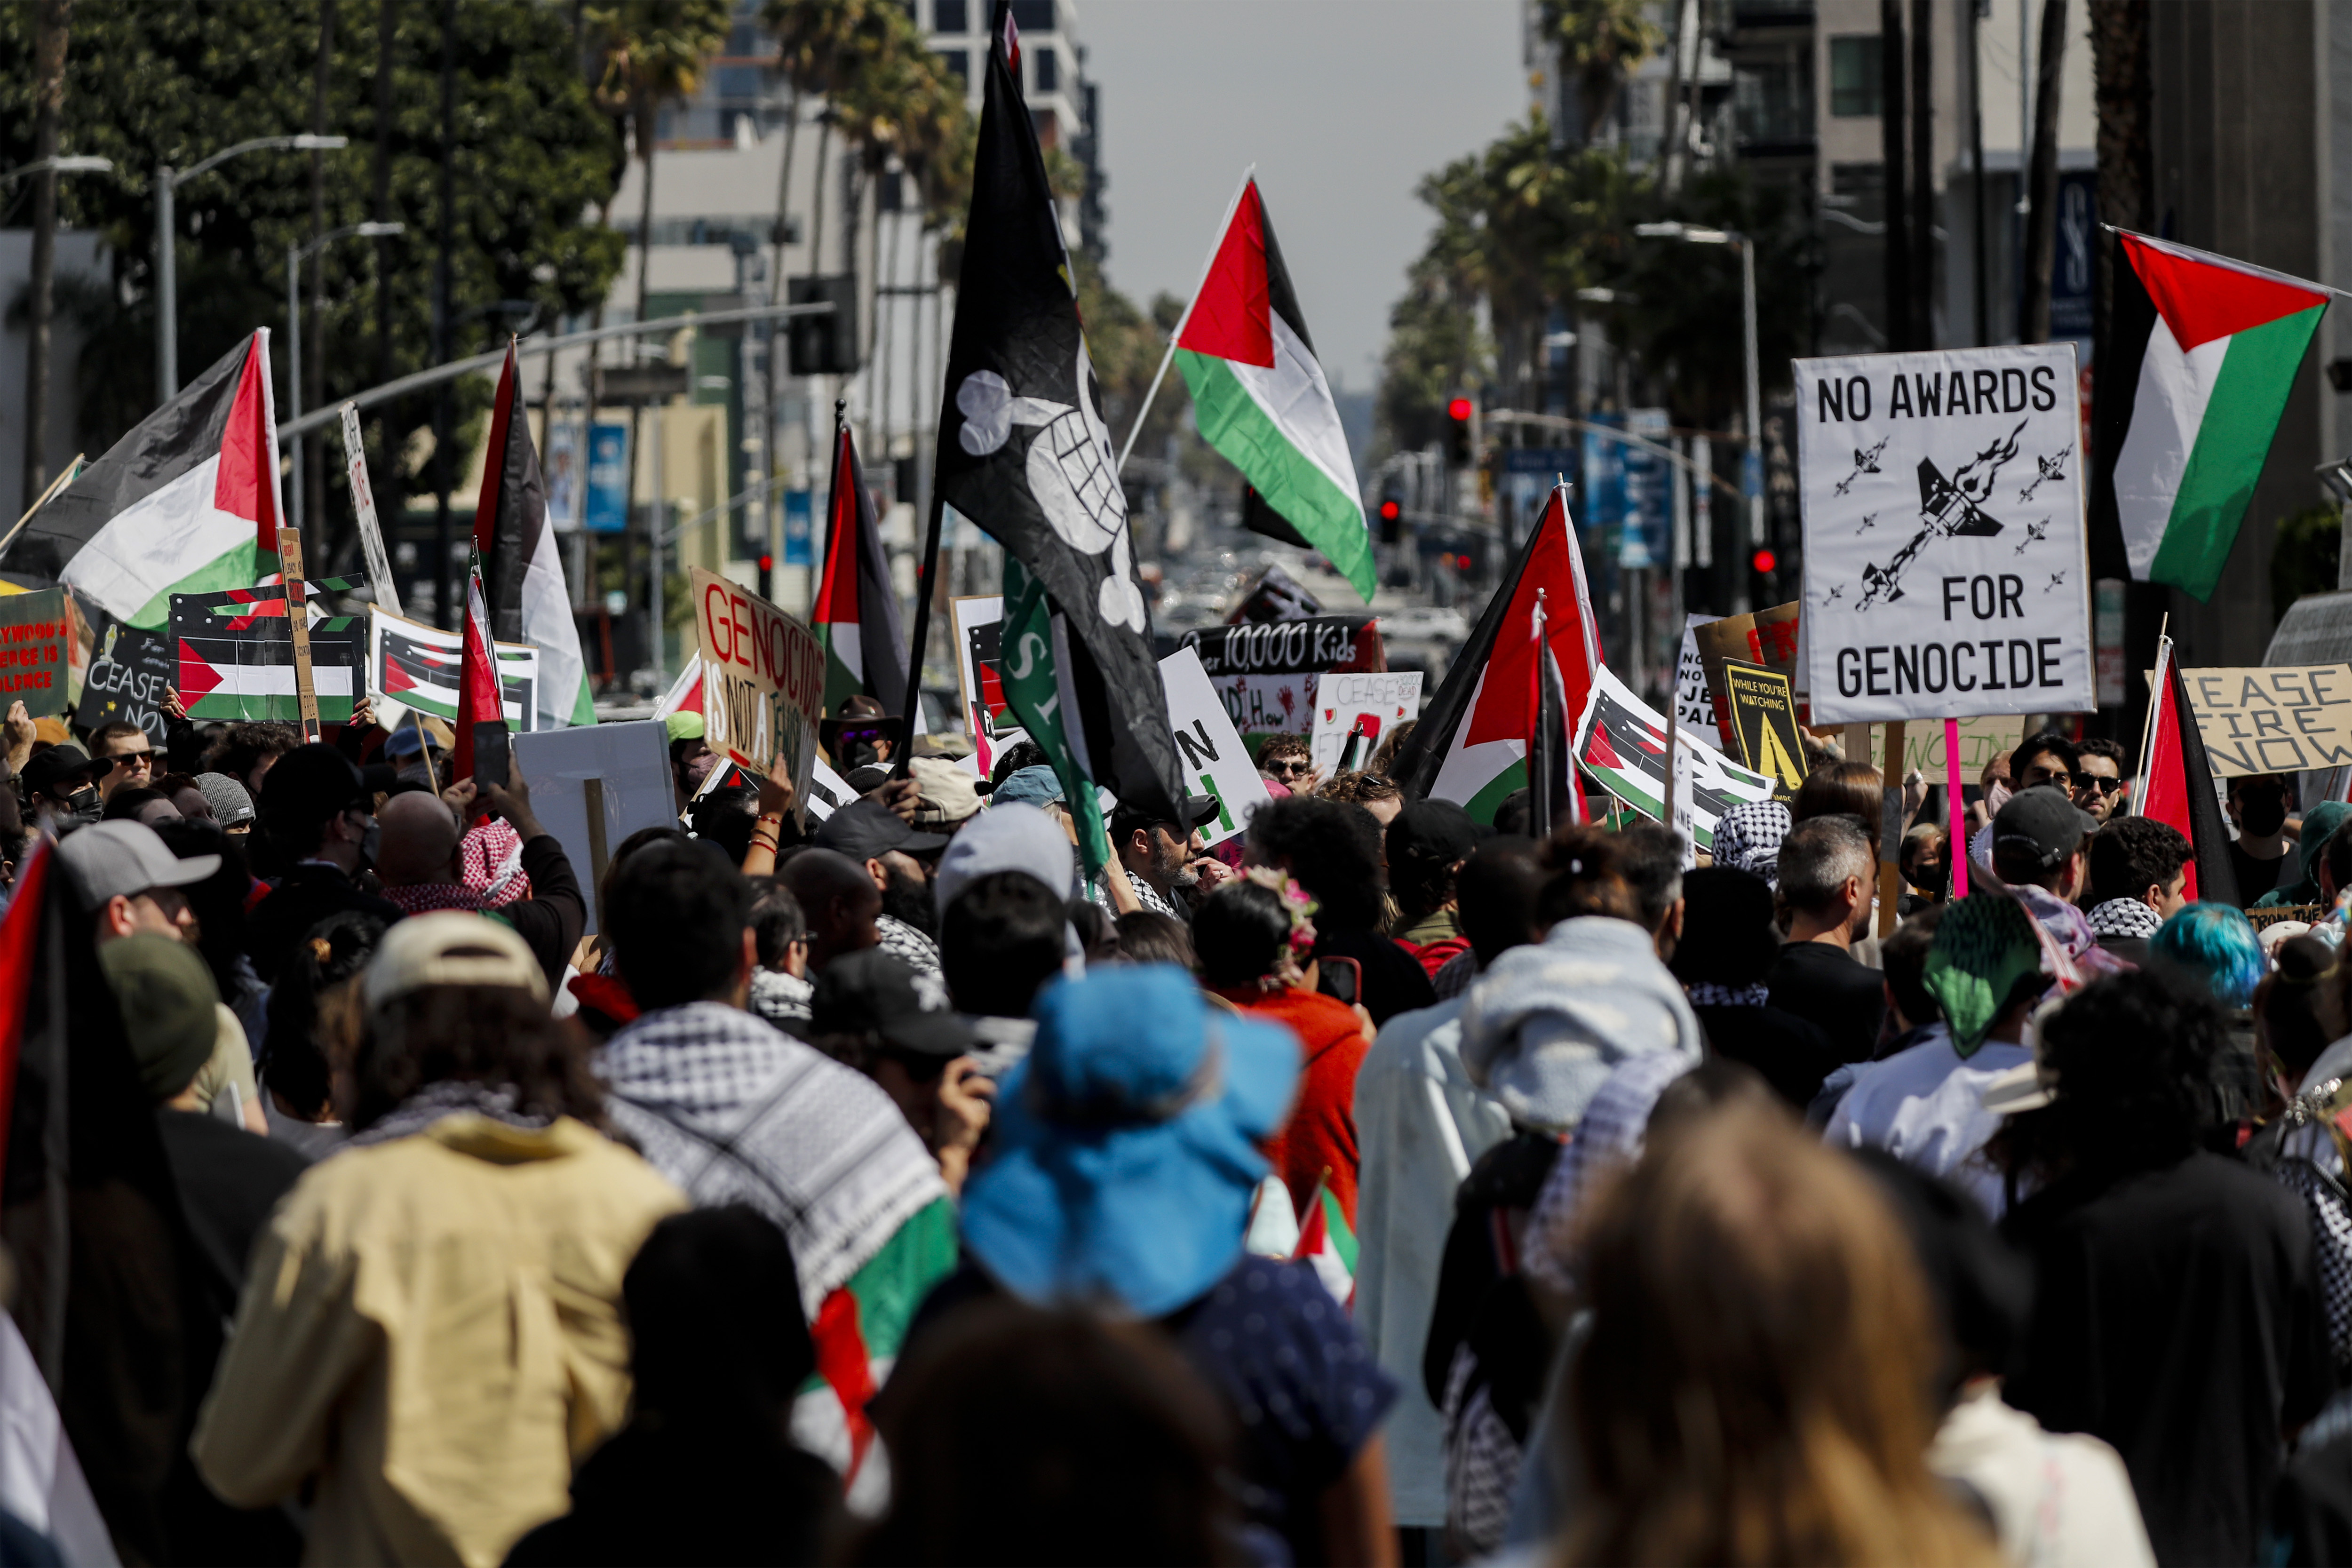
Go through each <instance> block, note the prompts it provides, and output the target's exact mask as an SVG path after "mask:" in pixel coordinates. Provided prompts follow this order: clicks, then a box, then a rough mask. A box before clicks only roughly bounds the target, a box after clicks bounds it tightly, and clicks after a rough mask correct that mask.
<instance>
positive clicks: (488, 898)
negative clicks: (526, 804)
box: [457, 817, 530, 910]
mask: <svg viewBox="0 0 2352 1568" xmlns="http://www.w3.org/2000/svg"><path fill="white" fill-rule="evenodd" d="M457 862H458V868H459V873H460V875H461V877H462V878H463V879H464V881H465V884H466V886H467V887H468V888H470V889H473V890H474V891H475V892H476V893H478V894H479V895H481V902H480V903H479V904H478V905H477V906H476V907H477V908H478V909H485V910H502V909H504V908H506V907H507V906H508V905H509V904H519V903H520V902H522V900H525V899H528V898H529V897H530V873H528V872H526V871H525V870H524V869H523V868H522V835H521V834H520V833H517V832H516V831H515V830H514V825H513V824H511V823H509V822H508V821H507V820H506V819H505V818H503V817H492V818H491V819H490V820H489V821H488V822H485V823H483V824H482V825H481V826H478V827H476V828H475V829H474V830H473V831H472V832H470V833H468V834H467V835H466V837H464V838H463V839H461V840H459V841H458V844H457Z"/></svg>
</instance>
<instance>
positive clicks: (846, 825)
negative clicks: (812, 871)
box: [814, 800, 948, 860]
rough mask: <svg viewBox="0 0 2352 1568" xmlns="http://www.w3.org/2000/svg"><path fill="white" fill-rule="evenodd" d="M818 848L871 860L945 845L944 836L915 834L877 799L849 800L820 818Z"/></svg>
mask: <svg viewBox="0 0 2352 1568" xmlns="http://www.w3.org/2000/svg"><path fill="white" fill-rule="evenodd" d="M814 841H815V844H816V847H818V848H820V849H837V850H839V851H840V852H841V853H842V854H844V855H846V856H848V857H849V858H851V859H852V860H872V859H875V858H877V857H880V856H883V855H887V854H888V853H889V852H890V851H891V850H893V849H896V850H898V851H899V852H900V853H901V854H906V855H922V854H928V853H929V851H931V850H933V849H939V848H942V847H945V846H946V844H947V841H948V836H947V835H946V834H944V833H918V832H916V831H915V830H914V829H913V828H911V827H909V826H907V825H906V823H904V822H902V821H900V820H899V818H898V813H897V812H895V811H892V810H891V809H890V808H889V807H888V806H887V805H883V804H882V803H881V802H880V801H878V800H853V801H851V802H850V803H849V804H848V805H845V806H843V807H842V808H841V809H840V810H839V811H836V812H835V813H834V814H833V815H832V816H828V817H826V818H825V819H824V826H822V827H820V828H818V829H817V830H816V834H815V840H814Z"/></svg>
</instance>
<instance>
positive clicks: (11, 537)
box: [0, 452, 82, 555]
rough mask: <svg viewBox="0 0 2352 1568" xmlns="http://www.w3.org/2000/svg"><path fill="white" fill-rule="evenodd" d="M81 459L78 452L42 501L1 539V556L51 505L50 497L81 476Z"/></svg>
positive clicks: (26, 512)
mask: <svg viewBox="0 0 2352 1568" xmlns="http://www.w3.org/2000/svg"><path fill="white" fill-rule="evenodd" d="M81 457H82V455H81V454H80V453H79V452H76V453H75V454H74V460H73V461H72V462H70V463H68V464H67V465H66V471H65V472H64V473H62V474H59V475H58V477H57V478H56V479H52V480H50V481H49V488H48V489H45V490H43V491H42V492H41V499H40V500H37V501H35V502H34V503H33V504H32V505H31V506H29V507H26V509H25V515H24V516H22V517H20V518H18V519H17V520H16V527H14V528H12V529H10V530H9V531H8V536H7V537H6V538H5V539H0V555H5V554H6V553H7V552H8V547H9V546H10V545H12V544H14V543H16V536H17V535H18V534H20V533H22V532H24V531H25V525H26V523H28V522H30V521H33V514H34V513H35V512H37V511H39V510H41V509H42V508H43V507H45V506H47V505H48V504H49V498H50V497H52V496H54V495H56V494H57V493H58V491H59V490H61V489H65V488H66V487H67V486H68V485H69V484H71V483H73V482H74V480H75V479H77V478H79V476H80V474H81Z"/></svg>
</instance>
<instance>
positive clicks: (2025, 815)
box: [1992, 784, 2099, 871]
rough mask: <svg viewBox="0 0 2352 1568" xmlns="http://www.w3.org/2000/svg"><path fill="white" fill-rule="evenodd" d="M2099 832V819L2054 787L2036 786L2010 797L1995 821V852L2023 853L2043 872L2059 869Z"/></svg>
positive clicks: (1993, 839)
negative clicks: (2060, 865)
mask: <svg viewBox="0 0 2352 1568" xmlns="http://www.w3.org/2000/svg"><path fill="white" fill-rule="evenodd" d="M2098 830H2099V819H2098V818H2097V817H2095V816H2092V815H2091V814H2090V813H2089V812H2087V811H2084V809H2083V808H2082V807H2080V806H2078V805H2075V804H2074V799H2073V797H2071V796H2070V795H2067V793H2066V792H2065V791H2064V790H2063V789H2060V788H2058V787H2057V786H2056V785H2055V784H2034V785H2032V786H2031V787H2029V788H2026V789H2021V790H2020V791H2018V792H2017V793H2016V794H2015V795H2011V796H2010V797H2009V804H2008V805H2004V806H2002V807H2001V808H2000V814H1999V815H1998V816H1995V817H1994V818H1993V819H1992V850H1993V853H1994V854H1995V855H1996V856H1998V855H1999V854H2000V852H2001V851H2002V850H2004V849H2007V850H2011V851H2021V852H2024V853H2027V854H2030V855H2032V857H2033V861H2034V864H2036V865H2037V866H2039V867H2041V868H2042V869H2043V870H2044V871H2047V870H2049V869H2050V868H2053V867H2054V866H2056V865H2057V864H2058V863H2059V862H2060V861H2062V860H2063V859H2065V858H2066V857H2067V856H2069V855H2072V854H2073V853H2074V851H2075V850H2077V849H2079V848H2081V847H2082V846H2083V840H2084V839H2085V838H2087V837H2090V836H2091V835H2092V834H2094V833H2096V832H2097V831H2098Z"/></svg>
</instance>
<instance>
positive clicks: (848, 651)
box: [809, 403, 907, 714]
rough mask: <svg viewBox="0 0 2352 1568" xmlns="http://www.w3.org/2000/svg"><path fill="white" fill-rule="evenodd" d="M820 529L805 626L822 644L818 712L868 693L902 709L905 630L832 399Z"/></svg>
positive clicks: (853, 454)
mask: <svg viewBox="0 0 2352 1568" xmlns="http://www.w3.org/2000/svg"><path fill="white" fill-rule="evenodd" d="M829 510H830V517H829V521H828V523H827V526H826V530H825V550H824V576H823V577H822V578H821V579H820V580H819V582H818V584H817V591H816V604H815V605H814V608H812V609H811V611H810V613H809V622H810V629H811V630H812V631H814V632H815V633H816V640H817V641H818V642H819V643H820V644H822V645H823V646H824V710H825V711H826V712H827V713H828V714H831V713H838V712H840V711H841V705H842V703H843V702H845V701H846V700H848V699H850V698H852V697H856V696H858V695H860V694H861V693H862V694H863V695H865V696H867V697H871V698H873V699H874V700H877V701H878V702H880V703H881V704H882V711H884V712H885V713H890V714H898V713H903V712H905V711H906V710H907V634H906V632H905V631H904V630H902V629H901V628H900V626H899V624H898V594H897V592H896V591H895V590H893V589H892V588H891V586H890V561H889V557H888V556H887V555H886V554H885V553H884V552H883V550H882V530H881V528H880V526H879V525H878V524H877V522H876V521H875V517H874V497H873V495H872V494H871V493H870V492H869V491H868V490H867V489H866V470H865V468H863V466H861V465H860V464H859V462H858V461H857V443H856V441H855V440H854V439H853V438H852V437H851V436H850V434H849V424H848V422H847V421H846V420H845V419H844V418H843V417H842V405H840V404H837V403H836V404H835V405H834V437H833V500H832V503H831V507H830V509H829Z"/></svg>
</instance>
